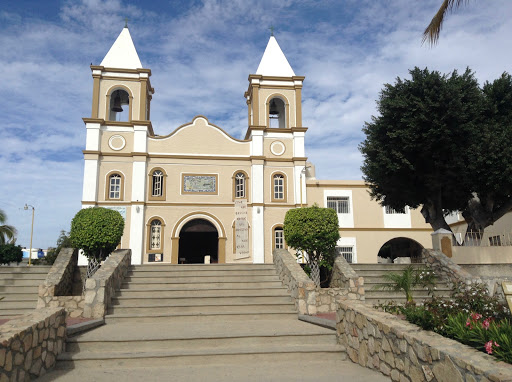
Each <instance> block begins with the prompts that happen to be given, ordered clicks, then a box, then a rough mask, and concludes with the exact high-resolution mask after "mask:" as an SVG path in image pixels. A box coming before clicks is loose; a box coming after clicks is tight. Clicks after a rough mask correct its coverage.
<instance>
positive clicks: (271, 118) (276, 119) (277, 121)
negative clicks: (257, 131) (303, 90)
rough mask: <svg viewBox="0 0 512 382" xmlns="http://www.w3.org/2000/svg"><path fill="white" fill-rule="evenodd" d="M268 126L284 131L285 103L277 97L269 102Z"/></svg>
mask: <svg viewBox="0 0 512 382" xmlns="http://www.w3.org/2000/svg"><path fill="white" fill-rule="evenodd" d="M268 126H269V127H271V128H279V129H284V128H285V127H286V108H285V103H284V101H283V100H282V99H281V98H279V97H274V98H272V99H271V100H270V102H269V107H268Z"/></svg>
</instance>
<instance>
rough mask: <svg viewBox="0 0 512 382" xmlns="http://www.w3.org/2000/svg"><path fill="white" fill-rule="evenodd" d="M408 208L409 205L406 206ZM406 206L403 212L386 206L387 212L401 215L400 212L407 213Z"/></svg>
mask: <svg viewBox="0 0 512 382" xmlns="http://www.w3.org/2000/svg"><path fill="white" fill-rule="evenodd" d="M406 208H407V207H406ZM406 208H404V210H403V211H402V212H400V211H397V210H395V209H394V208H391V207H390V206H386V214H388V215H399V214H402V215H403V214H406V213H407V210H406Z"/></svg>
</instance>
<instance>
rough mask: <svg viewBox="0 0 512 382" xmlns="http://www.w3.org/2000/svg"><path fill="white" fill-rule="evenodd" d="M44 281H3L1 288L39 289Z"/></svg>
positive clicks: (1, 281) (0, 281)
mask: <svg viewBox="0 0 512 382" xmlns="http://www.w3.org/2000/svg"><path fill="white" fill-rule="evenodd" d="M42 281H43V280H37V279H1V278H0V286H32V287H34V286H35V287H37V288H39V284H41V283H42Z"/></svg>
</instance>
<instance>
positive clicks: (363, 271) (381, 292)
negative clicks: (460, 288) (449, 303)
mask: <svg viewBox="0 0 512 382" xmlns="http://www.w3.org/2000/svg"><path fill="white" fill-rule="evenodd" d="M412 265H413V266H415V267H422V266H423V265H422V264H412ZM351 266H352V269H354V271H355V272H356V273H357V274H358V275H359V276H362V277H364V287H365V301H366V303H367V304H371V305H376V304H380V303H383V304H385V303H387V302H389V301H395V302H398V303H405V302H406V298H405V294H404V293H403V292H394V291H390V290H386V289H375V287H376V286H377V285H381V284H389V281H386V280H385V279H384V278H383V275H384V274H385V273H401V272H403V270H404V269H405V268H407V266H409V264H351ZM435 288H436V289H435V290H434V295H436V296H446V297H448V296H449V295H450V293H451V288H450V287H449V285H448V284H447V283H446V282H444V281H442V280H438V282H437V283H436V286H435ZM413 297H414V300H415V301H416V302H417V303H420V302H421V301H423V300H425V299H427V298H429V297H430V296H429V294H428V290H427V289H424V288H420V287H418V288H415V289H414V291H413Z"/></svg>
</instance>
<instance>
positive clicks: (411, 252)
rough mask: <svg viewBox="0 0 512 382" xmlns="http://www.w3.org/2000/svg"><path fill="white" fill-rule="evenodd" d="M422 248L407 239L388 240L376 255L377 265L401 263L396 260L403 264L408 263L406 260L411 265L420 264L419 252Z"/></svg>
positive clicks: (415, 242)
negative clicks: (409, 261)
mask: <svg viewBox="0 0 512 382" xmlns="http://www.w3.org/2000/svg"><path fill="white" fill-rule="evenodd" d="M422 250H423V246H422V245H421V244H420V243H418V242H417V241H415V240H412V239H409V238H407V237H397V238H394V239H391V240H388V241H387V242H386V243H384V245H383V246H382V247H380V250H379V253H378V255H377V256H378V258H377V259H378V262H379V263H393V262H401V260H397V258H401V259H403V262H408V260H406V258H410V259H411V263H421V251H422Z"/></svg>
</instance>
